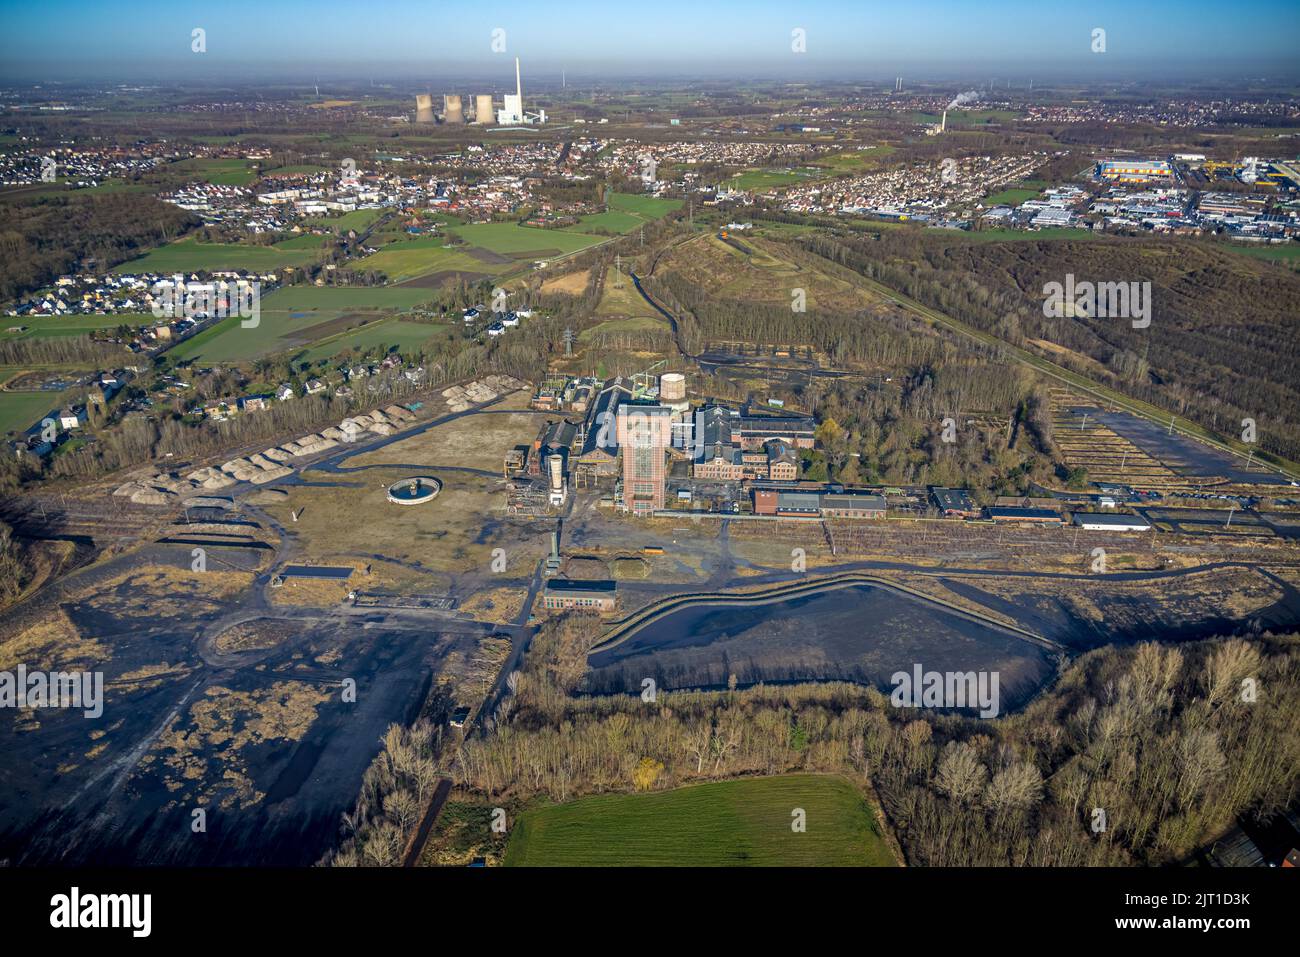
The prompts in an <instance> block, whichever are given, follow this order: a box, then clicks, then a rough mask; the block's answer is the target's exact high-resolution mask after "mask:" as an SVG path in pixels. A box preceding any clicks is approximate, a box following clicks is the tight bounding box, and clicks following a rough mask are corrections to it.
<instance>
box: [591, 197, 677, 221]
mask: <svg viewBox="0 0 1300 957" xmlns="http://www.w3.org/2000/svg"><path fill="white" fill-rule="evenodd" d="M606 202H607V203H608V205H609V208H610V209H611V210H615V209H616V210H618V211H619V212H623V213H631V214H633V215H634V216H640V217H641V218H642V219H647V220H650V219H663V218H664V217H665V216H667V215H668V214H669V213H671V212H674V211H676V210H679V209H681V208H682V201H681V200H680V199H659V198H658V197H655V196H646V195H644V194H641V193H610V194H609V197H608V199H607V200H606Z"/></svg>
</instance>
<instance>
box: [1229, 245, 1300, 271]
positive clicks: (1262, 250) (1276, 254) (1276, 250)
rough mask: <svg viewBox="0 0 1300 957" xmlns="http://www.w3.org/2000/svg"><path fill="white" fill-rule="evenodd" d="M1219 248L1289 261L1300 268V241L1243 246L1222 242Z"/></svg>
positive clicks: (1245, 254)
mask: <svg viewBox="0 0 1300 957" xmlns="http://www.w3.org/2000/svg"><path fill="white" fill-rule="evenodd" d="M1217 248H1219V249H1225V250H1227V251H1228V252H1234V253H1240V254H1241V255H1243V256H1251V257H1253V258H1255V259H1268V260H1272V261H1274V262H1282V263H1287V264H1288V265H1290V266H1292V267H1293V268H1300V243H1296V242H1291V243H1285V244H1282V245H1268V246H1243V245H1241V244H1240V243H1222V244H1219V245H1218V247H1217Z"/></svg>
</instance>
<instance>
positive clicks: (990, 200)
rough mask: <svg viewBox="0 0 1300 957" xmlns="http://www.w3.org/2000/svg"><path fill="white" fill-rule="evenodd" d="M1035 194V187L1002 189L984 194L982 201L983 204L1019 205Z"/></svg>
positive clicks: (1036, 193) (1036, 192)
mask: <svg viewBox="0 0 1300 957" xmlns="http://www.w3.org/2000/svg"><path fill="white" fill-rule="evenodd" d="M1037 195H1038V190H1036V189H1015V188H1012V189H1004V190H1002V192H1000V193H993V194H992V195H989V196H985V197H984V199H983V203H984V205H985V206H1019V205H1020V204H1021V203H1023V202H1025V201H1026V200H1030V199H1033V198H1034V197H1035V196H1037Z"/></svg>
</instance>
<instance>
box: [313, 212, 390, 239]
mask: <svg viewBox="0 0 1300 957" xmlns="http://www.w3.org/2000/svg"><path fill="white" fill-rule="evenodd" d="M386 212H388V210H384V209H354V210H352V212H350V213H344V214H343V215H342V216H316V217H313V218H311V219H309V220H307V222H308V223H310V224H311V225H313V226H328V227H329V228H330V229H333V230H334V231H336V232H339V233H346V232H347V231H348V230H349V229H355V230H356V231H357V232H358V233H360V232H364V231H365V228H366V227H367V226H369V225H370V224H371V223H373V222H374V221H375V220H377V219H378V218H379V217H380V216H382V215H384V213H386Z"/></svg>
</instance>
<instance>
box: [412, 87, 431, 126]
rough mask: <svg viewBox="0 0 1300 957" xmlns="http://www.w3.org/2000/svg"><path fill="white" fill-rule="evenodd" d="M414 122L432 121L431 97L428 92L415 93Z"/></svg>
mask: <svg viewBox="0 0 1300 957" xmlns="http://www.w3.org/2000/svg"><path fill="white" fill-rule="evenodd" d="M415 122H417V123H432V122H433V97H432V96H430V95H429V94H428V93H417V94H416V95H415Z"/></svg>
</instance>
